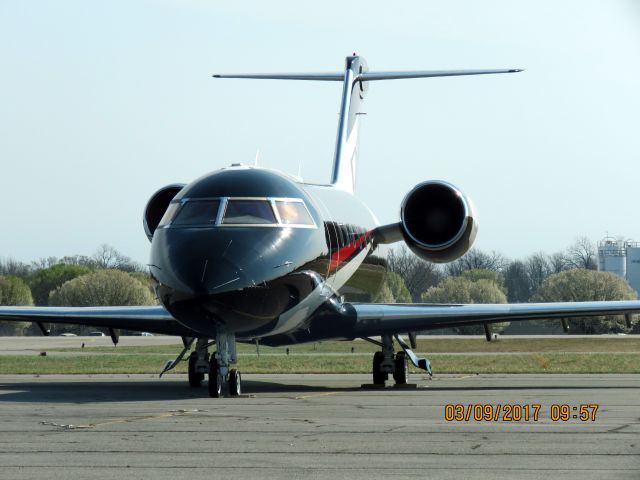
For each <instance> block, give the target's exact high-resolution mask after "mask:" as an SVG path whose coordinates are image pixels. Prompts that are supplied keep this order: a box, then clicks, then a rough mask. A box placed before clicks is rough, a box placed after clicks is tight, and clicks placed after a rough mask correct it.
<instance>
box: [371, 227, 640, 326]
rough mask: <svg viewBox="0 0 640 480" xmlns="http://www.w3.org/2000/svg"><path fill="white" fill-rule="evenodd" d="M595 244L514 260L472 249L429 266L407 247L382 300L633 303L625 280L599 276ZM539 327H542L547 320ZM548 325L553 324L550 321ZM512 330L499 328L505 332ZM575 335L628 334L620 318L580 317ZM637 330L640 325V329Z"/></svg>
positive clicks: (580, 241)
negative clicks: (444, 262)
mask: <svg viewBox="0 0 640 480" xmlns="http://www.w3.org/2000/svg"><path fill="white" fill-rule="evenodd" d="M596 268H597V250H596V247H595V245H594V244H593V242H591V241H590V240H589V239H588V238H586V237H579V238H577V239H576V241H575V242H574V243H573V244H572V245H570V246H569V247H568V248H566V249H565V250H563V251H560V252H556V253H553V254H547V253H544V252H538V253H534V254H532V255H530V256H528V257H526V258H524V259H517V260H510V259H508V258H506V257H505V256H503V255H502V254H500V253H498V252H495V251H494V252H484V251H482V250H479V249H475V248H474V249H471V250H470V251H469V252H467V253H466V254H465V255H464V256H462V257H460V258H459V259H457V260H455V261H454V262H451V263H449V264H445V265H437V264H433V263H429V262H425V261H423V260H421V259H419V258H418V257H416V256H415V255H414V254H413V253H411V252H410V251H409V250H408V249H407V248H406V247H404V246H403V247H400V248H398V249H394V250H391V252H390V254H389V256H388V269H389V271H390V273H389V274H388V276H387V280H386V283H387V285H386V286H385V287H384V288H383V290H382V292H381V295H380V296H379V297H378V301H380V302H387V303H392V302H397V303H411V302H415V303H417V302H423V303H528V302H568V301H571V302H577V301H605V300H633V299H636V298H637V293H636V292H635V291H634V290H633V289H632V288H631V287H630V286H629V284H628V283H627V282H626V281H625V280H624V279H623V278H621V277H619V276H617V275H615V274H613V273H609V272H598V271H596ZM534 323H538V324H540V323H541V321H537V322H534ZM544 324H545V325H548V322H545V323H544ZM506 326H508V323H505V324H494V326H493V328H494V329H497V330H500V329H504V328H505V327H506ZM569 326H570V331H571V332H572V333H585V334H597V333H607V332H612V331H613V332H617V333H622V332H627V331H629V330H630V329H629V328H627V325H626V322H625V321H624V319H623V318H621V317H619V316H612V317H596V318H574V319H570V320H569ZM636 328H637V327H636ZM456 330H457V331H458V332H459V333H463V334H480V333H482V332H483V327H482V326H481V325H480V326H469V327H461V328H457V329H456Z"/></svg>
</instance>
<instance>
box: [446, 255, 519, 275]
mask: <svg viewBox="0 0 640 480" xmlns="http://www.w3.org/2000/svg"><path fill="white" fill-rule="evenodd" d="M506 265H507V259H506V258H505V257H504V256H503V255H502V254H501V253H498V252H496V251H491V252H490V253H487V252H483V251H482V250H478V249H477V248H472V249H471V250H469V251H468V252H467V253H465V254H464V255H463V256H462V257H460V258H458V259H457V260H455V261H453V262H451V263H448V264H447V266H446V267H445V273H446V274H447V275H449V276H452V277H457V276H459V275H461V274H462V272H464V271H465V270H473V269H483V270H493V271H494V272H502V270H504V268H505V267H506Z"/></svg>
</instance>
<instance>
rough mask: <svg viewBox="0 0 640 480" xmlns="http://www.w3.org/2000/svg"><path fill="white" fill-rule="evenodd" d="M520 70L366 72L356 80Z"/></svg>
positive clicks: (514, 71) (453, 75)
mask: <svg viewBox="0 0 640 480" xmlns="http://www.w3.org/2000/svg"><path fill="white" fill-rule="evenodd" d="M521 71H522V69H519V68H510V69H506V70H505V69H502V70H416V71H408V72H403V71H400V72H366V73H361V74H360V75H358V80H361V81H363V82H369V81H373V80H401V79H403V78H429V77H459V76H462V75H488V74H492V73H517V72H521Z"/></svg>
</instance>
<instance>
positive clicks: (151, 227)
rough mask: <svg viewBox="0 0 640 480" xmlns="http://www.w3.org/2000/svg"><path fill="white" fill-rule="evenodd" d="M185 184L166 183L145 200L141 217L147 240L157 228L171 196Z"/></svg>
mask: <svg viewBox="0 0 640 480" xmlns="http://www.w3.org/2000/svg"><path fill="white" fill-rule="evenodd" d="M184 185H185V184H179V183H175V184H173V185H167V186H166V187H162V188H161V189H160V190H158V191H157V192H156V193H154V194H153V195H151V198H150V199H149V201H148V202H147V206H146V207H144V216H143V219H142V222H143V225H144V233H145V234H146V235H147V238H148V239H149V241H151V239H152V238H153V232H155V231H156V228H158V224H159V223H160V220H162V216H163V215H164V212H166V211H167V207H168V206H169V203H171V200H173V197H175V196H176V195H177V194H178V192H179V191H180V190H182V188H183V187H184Z"/></svg>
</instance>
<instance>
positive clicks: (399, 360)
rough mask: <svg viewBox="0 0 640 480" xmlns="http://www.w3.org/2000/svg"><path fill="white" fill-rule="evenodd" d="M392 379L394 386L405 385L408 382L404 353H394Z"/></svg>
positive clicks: (405, 355)
mask: <svg viewBox="0 0 640 480" xmlns="http://www.w3.org/2000/svg"><path fill="white" fill-rule="evenodd" d="M394 367H395V368H394V370H393V379H394V380H395V382H396V385H406V384H407V382H408V381H409V364H408V362H407V354H406V353H404V352H398V353H396V358H395V360H394Z"/></svg>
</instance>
